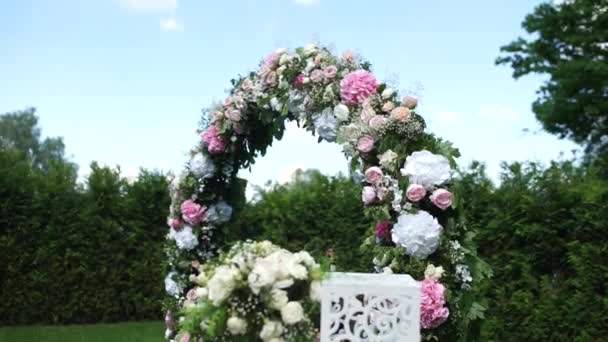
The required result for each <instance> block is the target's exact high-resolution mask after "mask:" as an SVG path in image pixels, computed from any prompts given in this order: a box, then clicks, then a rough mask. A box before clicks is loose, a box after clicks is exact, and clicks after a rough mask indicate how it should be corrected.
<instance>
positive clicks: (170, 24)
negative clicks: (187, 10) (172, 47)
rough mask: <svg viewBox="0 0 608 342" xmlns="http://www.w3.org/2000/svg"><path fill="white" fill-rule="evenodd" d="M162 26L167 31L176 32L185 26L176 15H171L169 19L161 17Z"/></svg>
mask: <svg viewBox="0 0 608 342" xmlns="http://www.w3.org/2000/svg"><path fill="white" fill-rule="evenodd" d="M160 27H161V28H162V29H163V30H165V31H170V32H175V31H183V30H184V26H183V25H182V24H180V23H179V22H178V21H177V19H176V18H175V17H173V16H172V17H169V18H167V19H161V21H160Z"/></svg>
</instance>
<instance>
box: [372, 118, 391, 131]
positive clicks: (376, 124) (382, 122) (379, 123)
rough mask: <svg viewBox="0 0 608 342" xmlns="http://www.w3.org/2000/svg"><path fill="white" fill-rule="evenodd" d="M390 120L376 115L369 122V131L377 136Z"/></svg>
mask: <svg viewBox="0 0 608 342" xmlns="http://www.w3.org/2000/svg"><path fill="white" fill-rule="evenodd" d="M387 122H388V119H387V118H385V117H384V116H382V115H375V116H374V117H373V118H372V119H371V120H369V129H370V130H371V131H372V133H374V134H376V133H378V132H380V130H382V128H384V126H386V123H387Z"/></svg>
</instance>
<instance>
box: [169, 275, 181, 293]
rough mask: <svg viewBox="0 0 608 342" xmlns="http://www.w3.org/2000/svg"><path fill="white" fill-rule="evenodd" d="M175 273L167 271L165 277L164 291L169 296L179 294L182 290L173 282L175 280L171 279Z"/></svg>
mask: <svg viewBox="0 0 608 342" xmlns="http://www.w3.org/2000/svg"><path fill="white" fill-rule="evenodd" d="M175 274H176V273H175V272H169V274H167V276H166V277H165V291H167V293H168V294H169V295H171V296H179V294H180V293H181V292H182V289H181V288H180V287H179V285H178V284H177V283H176V282H175V280H173V276H174V275H175Z"/></svg>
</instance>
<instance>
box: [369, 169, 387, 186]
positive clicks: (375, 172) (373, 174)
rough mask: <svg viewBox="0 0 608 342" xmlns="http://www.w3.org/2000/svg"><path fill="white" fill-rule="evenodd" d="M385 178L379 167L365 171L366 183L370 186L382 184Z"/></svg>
mask: <svg viewBox="0 0 608 342" xmlns="http://www.w3.org/2000/svg"><path fill="white" fill-rule="evenodd" d="M383 176H384V174H383V173H382V170H381V169H380V168H379V167H377V166H372V167H370V168H369V169H367V170H365V181H366V182H368V183H370V184H378V183H380V182H382V177H383Z"/></svg>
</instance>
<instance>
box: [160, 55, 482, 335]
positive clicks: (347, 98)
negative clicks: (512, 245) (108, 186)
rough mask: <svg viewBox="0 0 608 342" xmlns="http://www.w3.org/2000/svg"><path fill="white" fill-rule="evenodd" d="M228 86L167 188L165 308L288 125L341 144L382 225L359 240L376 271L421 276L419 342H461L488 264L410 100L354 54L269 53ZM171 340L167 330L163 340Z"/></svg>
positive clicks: (208, 253)
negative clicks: (438, 341)
mask: <svg viewBox="0 0 608 342" xmlns="http://www.w3.org/2000/svg"><path fill="white" fill-rule="evenodd" d="M232 85H233V87H232V89H231V90H230V93H229V95H228V96H227V97H226V98H225V99H224V101H223V102H222V103H218V104H215V105H213V106H212V107H211V108H210V109H209V110H208V111H207V112H206V115H205V117H204V118H203V122H202V129H201V130H200V136H201V142H200V144H199V145H198V146H196V148H195V149H194V150H193V151H192V153H191V157H192V158H191V160H190V162H189V163H188V165H187V167H186V169H185V171H184V173H183V174H181V175H180V176H178V177H176V178H175V180H174V181H173V183H172V186H171V197H172V205H171V209H170V216H169V219H168V223H169V226H170V233H169V234H168V237H167V238H168V244H167V254H168V256H169V268H170V269H169V272H168V276H167V279H165V284H166V288H167V292H168V293H169V294H170V295H171V298H172V299H171V300H170V301H169V302H168V304H167V307H168V308H169V309H170V310H171V311H173V312H175V311H176V310H178V307H180V306H183V305H184V303H186V302H187V301H188V298H187V293H190V292H191V289H192V288H193V286H194V285H193V283H192V282H191V281H190V280H191V279H190V278H191V277H192V276H194V277H196V276H197V274H199V272H200V266H199V265H200V264H201V263H205V262H208V260H210V258H212V257H214V256H216V255H217V252H218V250H219V249H220V248H221V247H222V246H223V241H222V240H223V238H222V230H221V225H222V224H224V223H226V222H227V221H228V220H230V217H231V216H232V214H233V208H232V206H235V205H236V203H235V199H236V198H237V197H238V195H239V194H242V191H243V190H242V187H243V184H242V182H240V181H239V180H238V178H236V173H237V172H238V170H239V169H240V168H247V167H249V166H250V165H251V164H253V163H254V162H255V158H256V157H257V156H258V155H259V154H261V155H264V153H265V152H266V149H267V147H268V146H269V145H270V144H271V143H272V141H273V140H274V139H280V138H281V137H282V134H283V131H284V129H285V122H286V121H289V120H296V121H297V122H298V123H299V124H301V126H303V127H304V128H305V129H307V130H310V131H312V132H313V134H317V135H318V136H319V140H326V141H329V142H336V143H338V144H340V145H341V146H342V147H343V150H344V154H345V156H346V157H347V159H349V160H350V165H351V171H352V172H353V176H354V177H355V178H357V179H359V181H360V182H361V185H362V193H361V198H362V202H363V204H364V206H365V209H364V212H365V213H364V214H365V215H368V216H370V217H372V218H374V219H376V220H377V222H378V225H376V226H375V227H371V229H370V236H371V238H369V239H367V240H366V241H365V243H364V248H367V249H369V250H371V251H372V253H373V254H374V255H375V258H374V260H373V263H374V267H375V269H376V271H378V272H398V273H409V274H411V275H412V276H413V277H415V278H418V279H421V284H422V305H421V329H422V331H423V335H424V337H425V338H433V337H437V338H443V337H450V338H451V339H454V338H461V339H465V338H466V336H467V331H468V326H469V323H470V322H471V321H472V320H475V319H478V318H481V317H482V316H483V310H484V307H483V306H482V304H481V303H480V302H479V301H478V300H477V294H476V291H475V289H474V288H473V284H474V283H475V282H476V281H479V280H481V279H482V278H483V277H486V276H488V275H489V268H488V267H487V265H486V264H484V263H483V262H482V261H481V260H479V258H478V257H477V255H476V252H475V250H476V248H475V245H474V243H473V237H474V236H473V234H472V233H471V232H468V231H467V229H466V226H465V224H464V222H463V219H462V216H461V215H460V210H459V205H460V203H461V202H462V199H461V198H460V197H459V195H458V184H457V182H454V181H453V180H452V168H453V167H454V166H455V161H454V159H455V158H456V157H458V156H459V153H458V150H456V149H455V148H453V147H452V145H451V144H450V143H448V142H446V141H443V140H442V139H439V138H436V137H435V136H433V135H432V134H430V133H426V132H425V127H426V124H425V121H424V119H423V118H422V117H421V116H420V115H419V114H418V113H417V111H416V107H417V100H416V98H414V97H412V96H405V97H403V98H400V97H399V95H398V93H397V91H395V90H394V89H392V88H391V87H389V86H388V85H387V84H385V83H381V82H379V81H378V80H377V79H376V77H375V76H374V74H373V72H372V71H371V65H370V64H369V63H368V62H366V61H364V60H362V59H361V58H360V57H358V56H355V55H354V54H352V53H350V52H348V51H347V52H344V53H343V54H342V55H341V56H340V57H338V56H335V55H334V54H332V53H331V51H330V50H329V49H328V48H325V47H322V46H317V45H314V44H310V45H307V46H306V47H303V48H297V49H296V50H295V51H288V50H286V49H278V50H276V51H275V52H273V53H271V54H269V55H268V56H266V57H265V58H264V59H263V60H262V62H261V63H260V65H259V67H258V69H257V70H256V71H254V72H251V73H249V74H248V75H245V76H243V77H240V78H238V79H234V80H232ZM435 265H440V266H437V267H436V266H435ZM433 270H434V271H433ZM438 270H440V271H438ZM429 274H430V275H429ZM232 323H233V324H232V325H238V324H236V323H235V321H234V320H233V321H232ZM268 329H270V328H268ZM174 335H175V332H174V331H173V330H172V328H171V327H168V331H167V336H168V338H171V337H173V336H174Z"/></svg>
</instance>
